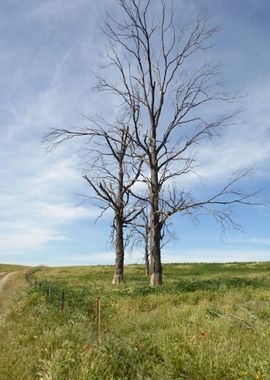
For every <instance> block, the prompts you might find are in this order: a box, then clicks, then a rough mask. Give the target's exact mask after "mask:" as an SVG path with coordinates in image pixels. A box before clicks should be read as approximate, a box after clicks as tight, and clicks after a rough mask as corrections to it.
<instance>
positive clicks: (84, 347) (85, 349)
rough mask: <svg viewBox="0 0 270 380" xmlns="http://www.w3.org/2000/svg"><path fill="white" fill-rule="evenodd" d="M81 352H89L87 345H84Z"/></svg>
mask: <svg viewBox="0 0 270 380" xmlns="http://www.w3.org/2000/svg"><path fill="white" fill-rule="evenodd" d="M83 350H84V352H87V351H89V350H90V346H88V344H85V345H84V346H83Z"/></svg>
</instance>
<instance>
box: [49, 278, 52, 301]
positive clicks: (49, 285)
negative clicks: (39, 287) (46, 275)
mask: <svg viewBox="0 0 270 380" xmlns="http://www.w3.org/2000/svg"><path fill="white" fill-rule="evenodd" d="M51 291H52V290H51V283H50V282H49V283H48V302H49V303H50V302H51Z"/></svg>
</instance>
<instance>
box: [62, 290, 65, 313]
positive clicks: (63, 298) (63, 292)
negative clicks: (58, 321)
mask: <svg viewBox="0 0 270 380" xmlns="http://www.w3.org/2000/svg"><path fill="white" fill-rule="evenodd" d="M61 310H62V311H64V310H65V291H64V290H62V295H61Z"/></svg>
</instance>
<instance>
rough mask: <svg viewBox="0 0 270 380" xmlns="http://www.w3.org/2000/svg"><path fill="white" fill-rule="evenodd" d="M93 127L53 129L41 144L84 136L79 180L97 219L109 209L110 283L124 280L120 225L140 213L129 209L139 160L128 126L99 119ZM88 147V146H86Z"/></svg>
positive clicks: (90, 120)
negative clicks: (88, 193) (111, 243)
mask: <svg viewBox="0 0 270 380" xmlns="http://www.w3.org/2000/svg"><path fill="white" fill-rule="evenodd" d="M88 121H89V122H90V123H92V124H93V125H94V126H95V128H82V129H78V130H67V129H54V130H52V131H51V132H50V133H49V134H48V135H46V136H45V138H44V141H45V142H46V143H47V145H48V146H49V149H53V148H54V147H56V146H57V145H58V144H60V143H62V142H64V141H66V140H69V139H72V138H74V137H87V138H88V139H87V145H88V146H89V150H90V151H91V153H90V157H89V152H88V158H87V161H85V162H84V165H83V166H84V167H85V168H86V169H85V170H86V174H84V175H83V178H84V179H85V181H86V182H87V183H88V185H89V186H90V188H91V190H92V192H93V194H92V195H91V196H90V197H89V198H91V199H92V200H94V201H97V205H98V207H99V208H100V210H101V213H100V216H99V217H98V218H100V217H102V216H103V214H104V213H105V212H106V211H108V210H113V223H112V228H113V236H114V239H113V241H114V245H115V273H114V277H113V281H112V283H113V284H119V283H121V282H123V279H124V277H123V276H124V254H125V252H124V248H125V247H124V245H125V243H124V231H123V228H124V226H126V225H128V224H129V223H131V222H132V221H133V220H134V219H135V218H136V217H137V216H138V214H139V213H140V212H141V210H140V209H137V208H136V207H135V206H130V202H129V199H130V189H131V188H132V186H133V185H134V183H135V182H136V181H137V179H138V177H139V175H140V171H141V166H142V161H141V160H140V159H139V160H138V159H137V158H134V157H133V156H132V154H131V140H130V139H131V137H132V133H130V131H129V127H128V125H126V124H125V122H124V121H123V120H117V121H116V123H115V124H114V125H111V124H108V123H107V122H106V121H105V120H104V119H103V118H102V117H95V118H91V117H89V118H88ZM89 144H90V145H89Z"/></svg>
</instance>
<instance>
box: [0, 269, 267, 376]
mask: <svg viewBox="0 0 270 380" xmlns="http://www.w3.org/2000/svg"><path fill="white" fill-rule="evenodd" d="M28 272H29V274H30V277H29V279H30V280H31V283H32V285H29V284H28V283H27V282H26V281H24V282H22V280H23V272H19V273H18V277H20V281H21V285H20V287H19V290H18V292H17V294H16V296H14V297H13V298H12V300H11V303H10V306H9V312H8V313H7V315H6V316H5V318H3V317H2V320H1V330H0V345H1V350H0V379H4V380H5V379H9V380H12V379H14V380H15V379H16V380H17V379H20V380H23V379H27V380H31V379H63V380H68V379H70V380H75V379H78V380H84V379H97V380H99V379H100V380H107V379H108V380H113V379H115V380H116V379H118V380H120V379H155V380H158V379H160V380H166V379H168V380H172V379H195V380H196V379H198V380H203V379H206V380H211V379H213V380H219V379H237V380H238V379H247V380H248V379H270V355H269V353H270V343H269V342H270V323H269V322H270V276H269V274H270V263H230V264H168V265H164V286H162V287H159V288H151V287H149V285H148V282H149V281H148V279H147V278H146V277H145V276H144V268H143V266H140V265H130V266H127V267H126V273H125V284H123V285H120V286H116V287H113V286H112V285H111V279H112V275H113V267H111V266H95V267H62V268H49V267H39V268H33V269H32V270H30V271H29V270H28ZM49 289H50V290H49ZM63 292H64V304H63ZM97 297H100V298H101V343H100V344H99V345H98V344H97V342H96V309H95V303H96V298H97ZM62 306H64V310H62Z"/></svg>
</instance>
